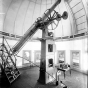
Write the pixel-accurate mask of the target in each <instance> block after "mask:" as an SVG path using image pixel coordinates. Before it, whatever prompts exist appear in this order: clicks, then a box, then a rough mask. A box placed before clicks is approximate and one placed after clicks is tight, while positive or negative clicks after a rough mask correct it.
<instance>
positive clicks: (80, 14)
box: [74, 9, 85, 19]
mask: <svg viewBox="0 0 88 88" xmlns="http://www.w3.org/2000/svg"><path fill="white" fill-rule="evenodd" d="M83 15H85V11H84V9H82V10H80V11H79V12H77V13H76V14H75V15H74V16H75V18H76V19H77V18H79V17H81V16H83Z"/></svg>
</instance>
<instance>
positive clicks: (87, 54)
mask: <svg viewBox="0 0 88 88" xmlns="http://www.w3.org/2000/svg"><path fill="white" fill-rule="evenodd" d="M56 49H57V50H65V53H66V54H65V56H66V57H65V61H66V63H68V64H71V50H79V51H80V71H83V72H86V70H87V69H88V66H87V64H88V50H87V38H85V39H80V40H73V41H61V42H56ZM56 58H57V55H56Z"/></svg>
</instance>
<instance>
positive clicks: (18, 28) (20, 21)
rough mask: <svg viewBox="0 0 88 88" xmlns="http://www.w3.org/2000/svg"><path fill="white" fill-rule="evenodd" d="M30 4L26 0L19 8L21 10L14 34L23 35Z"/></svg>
mask: <svg viewBox="0 0 88 88" xmlns="http://www.w3.org/2000/svg"><path fill="white" fill-rule="evenodd" d="M28 5H29V2H28V0H24V1H23V2H22V4H21V6H20V8H19V12H18V14H17V18H16V20H15V27H14V34H17V35H21V36H22V35H23V25H24V19H25V13H26V11H27V7H28Z"/></svg>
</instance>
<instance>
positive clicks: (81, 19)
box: [76, 16, 86, 24]
mask: <svg viewBox="0 0 88 88" xmlns="http://www.w3.org/2000/svg"><path fill="white" fill-rule="evenodd" d="M82 22H86V16H83V17H81V18H79V19H77V20H76V23H77V24H80V23H82Z"/></svg>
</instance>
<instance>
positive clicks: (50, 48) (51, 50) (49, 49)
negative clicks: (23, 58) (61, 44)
mask: <svg viewBox="0 0 88 88" xmlns="http://www.w3.org/2000/svg"><path fill="white" fill-rule="evenodd" d="M48 52H53V44H48Z"/></svg>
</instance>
